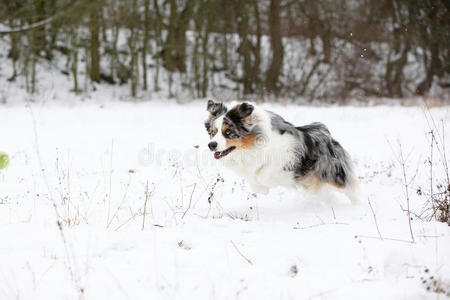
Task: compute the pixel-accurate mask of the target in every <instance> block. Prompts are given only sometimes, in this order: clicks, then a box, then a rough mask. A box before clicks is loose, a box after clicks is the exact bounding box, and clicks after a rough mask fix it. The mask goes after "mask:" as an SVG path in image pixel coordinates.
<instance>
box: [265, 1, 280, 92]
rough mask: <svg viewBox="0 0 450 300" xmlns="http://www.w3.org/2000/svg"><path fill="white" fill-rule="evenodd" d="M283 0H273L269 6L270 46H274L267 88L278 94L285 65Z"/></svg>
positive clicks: (268, 71)
mask: <svg viewBox="0 0 450 300" xmlns="http://www.w3.org/2000/svg"><path fill="white" fill-rule="evenodd" d="M280 2H281V0H271V1H270V8H269V34H270V46H271V48H272V59H271V63H270V67H269V69H268V70H267V72H266V88H267V91H268V92H273V93H275V94H276V95H278V94H279V92H280V84H279V77H280V74H281V70H282V67H283V54H284V52H283V42H282V39H281V22H280Z"/></svg>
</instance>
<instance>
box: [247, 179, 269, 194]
mask: <svg viewBox="0 0 450 300" xmlns="http://www.w3.org/2000/svg"><path fill="white" fill-rule="evenodd" d="M249 183H250V187H251V188H252V191H253V192H254V193H256V194H262V195H267V194H268V193H269V188H268V187H266V186H264V185H261V184H259V183H258V182H256V181H253V180H249Z"/></svg>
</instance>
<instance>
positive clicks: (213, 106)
mask: <svg viewBox="0 0 450 300" xmlns="http://www.w3.org/2000/svg"><path fill="white" fill-rule="evenodd" d="M206 110H207V111H209V112H210V113H211V115H213V116H218V115H221V114H223V113H225V112H226V111H227V107H226V106H225V105H223V103H222V102H214V101H213V100H208V104H207V105H206Z"/></svg>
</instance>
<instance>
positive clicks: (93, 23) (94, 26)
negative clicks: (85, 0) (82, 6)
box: [89, 0, 101, 82]
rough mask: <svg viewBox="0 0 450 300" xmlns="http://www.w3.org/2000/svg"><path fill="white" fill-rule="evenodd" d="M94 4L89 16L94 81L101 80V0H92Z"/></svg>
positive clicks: (91, 68)
mask: <svg viewBox="0 0 450 300" xmlns="http://www.w3.org/2000/svg"><path fill="white" fill-rule="evenodd" d="M91 1H92V2H93V3H92V6H91V7H90V16H89V27H90V28H89V29H90V54H91V66H90V77H91V80H92V81H95V82H99V81H100V40H99V39H100V37H99V33H100V30H99V27H100V12H99V10H100V9H101V3H100V1H101V0H91Z"/></svg>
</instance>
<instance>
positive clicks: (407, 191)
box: [399, 144, 414, 243]
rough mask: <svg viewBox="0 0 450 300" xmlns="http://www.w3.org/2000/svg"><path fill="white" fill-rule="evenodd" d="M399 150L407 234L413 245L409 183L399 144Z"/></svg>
mask: <svg viewBox="0 0 450 300" xmlns="http://www.w3.org/2000/svg"><path fill="white" fill-rule="evenodd" d="M399 148H400V165H401V167H402V171H403V180H404V186H405V196H406V209H407V210H408V211H407V215H408V225H409V233H410V234H411V240H412V242H413V243H414V235H413V231H412V226H411V210H410V208H409V183H408V181H407V179H406V167H405V164H406V162H405V159H404V157H403V151H402V145H401V144H399Z"/></svg>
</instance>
